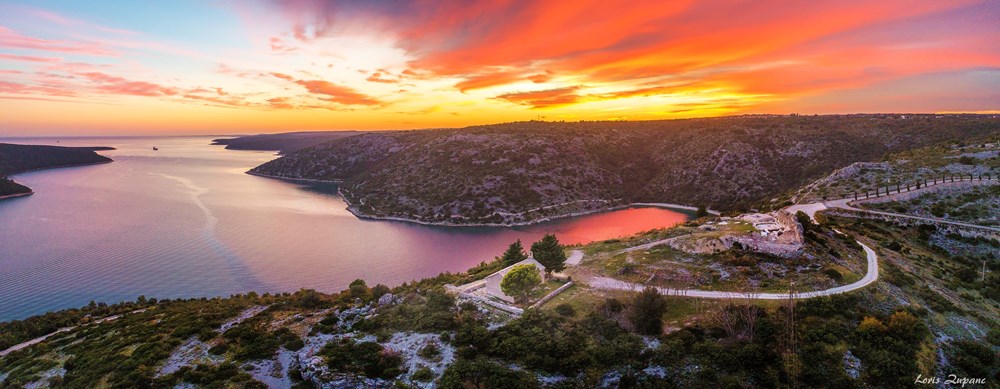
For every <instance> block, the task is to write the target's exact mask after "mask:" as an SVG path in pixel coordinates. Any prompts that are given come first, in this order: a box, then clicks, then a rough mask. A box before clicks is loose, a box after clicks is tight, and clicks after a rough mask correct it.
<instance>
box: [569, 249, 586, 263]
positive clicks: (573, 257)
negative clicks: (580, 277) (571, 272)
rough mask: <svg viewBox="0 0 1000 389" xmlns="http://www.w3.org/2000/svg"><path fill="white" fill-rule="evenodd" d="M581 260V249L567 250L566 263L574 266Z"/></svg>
mask: <svg viewBox="0 0 1000 389" xmlns="http://www.w3.org/2000/svg"><path fill="white" fill-rule="evenodd" d="M582 260H583V250H573V251H570V252H569V257H567V258H566V264H567V265H570V266H576V265H579V264H580V261H582Z"/></svg>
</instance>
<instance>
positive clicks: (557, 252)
mask: <svg viewBox="0 0 1000 389" xmlns="http://www.w3.org/2000/svg"><path fill="white" fill-rule="evenodd" d="M531 253H532V255H534V256H535V260H537V261H538V263H541V264H542V266H545V271H546V272H554V271H562V270H563V269H565V268H566V253H565V252H564V251H563V246H562V245H561V244H559V239H556V236H555V235H554V234H545V236H543V237H542V240H540V241H537V242H535V243H532V244H531Z"/></svg>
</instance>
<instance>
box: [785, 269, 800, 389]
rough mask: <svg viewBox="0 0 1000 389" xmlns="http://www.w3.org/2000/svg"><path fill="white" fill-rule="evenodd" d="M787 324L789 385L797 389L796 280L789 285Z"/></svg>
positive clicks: (786, 355)
mask: <svg viewBox="0 0 1000 389" xmlns="http://www.w3.org/2000/svg"><path fill="white" fill-rule="evenodd" d="M786 325H787V327H788V334H787V339H786V342H787V343H788V344H787V350H785V357H786V358H787V359H786V361H787V363H788V387H789V388H792V389H795V388H797V387H798V377H799V368H798V354H796V352H795V350H796V348H797V346H796V344H795V343H796V339H795V338H796V336H795V281H792V282H790V283H789V285H788V317H787V320H786Z"/></svg>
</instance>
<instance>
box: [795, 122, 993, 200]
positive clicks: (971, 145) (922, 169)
mask: <svg viewBox="0 0 1000 389" xmlns="http://www.w3.org/2000/svg"><path fill="white" fill-rule="evenodd" d="M998 176H1000V136H997V134H995V133H994V134H992V135H987V136H983V137H973V138H964V139H953V140H950V141H948V142H943V143H940V144H934V145H931V146H927V147H920V148H915V149H910V150H903V151H899V152H894V153H891V154H889V155H886V156H885V157H884V158H882V159H881V160H879V161H877V162H855V163H852V164H850V165H848V166H846V167H844V168H841V169H837V170H836V171H834V172H833V173H831V174H829V175H826V176H824V177H822V178H820V179H818V180H816V181H814V182H812V183H809V184H808V185H805V186H803V187H802V188H801V189H799V190H797V191H796V192H795V193H793V194H791V195H789V196H788V197H789V198H790V199H791V201H793V202H796V203H810V202H816V201H823V200H828V199H840V198H847V197H851V196H853V195H854V193H855V192H858V193H862V194H863V193H864V191H866V190H867V191H869V192H870V193H874V191H875V188H879V190H880V192H882V193H884V192H885V191H886V189H891V190H893V191H895V190H896V185H901V186H902V187H903V188H906V186H907V185H910V186H915V185H916V184H917V183H918V182H920V183H923V182H927V183H934V181H935V180H936V181H938V182H940V181H941V180H950V179H952V178H956V179H957V178H966V179H967V178H970V177H971V178H976V179H979V178H980V177H992V178H993V179H996V178H997V177H998Z"/></svg>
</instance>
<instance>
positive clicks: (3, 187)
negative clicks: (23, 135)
mask: <svg viewBox="0 0 1000 389" xmlns="http://www.w3.org/2000/svg"><path fill="white" fill-rule="evenodd" d="M107 149H108V148H93V147H58V146H35V145H17V144H8V143H0V178H4V177H7V176H10V175H13V174H17V173H22V172H26V171H30V170H38V169H48V168H54V167H63V166H75V165H88V164H94V163H106V162H111V158H108V157H105V156H102V155H99V154H97V153H96V152H94V151H95V150H107ZM26 189H27V191H25V190H26ZM30 192H31V190H30V189H28V188H27V187H25V186H23V185H19V184H17V183H15V182H13V181H10V180H3V181H0V197H3V196H7V195H15V194H23V193H30Z"/></svg>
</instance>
